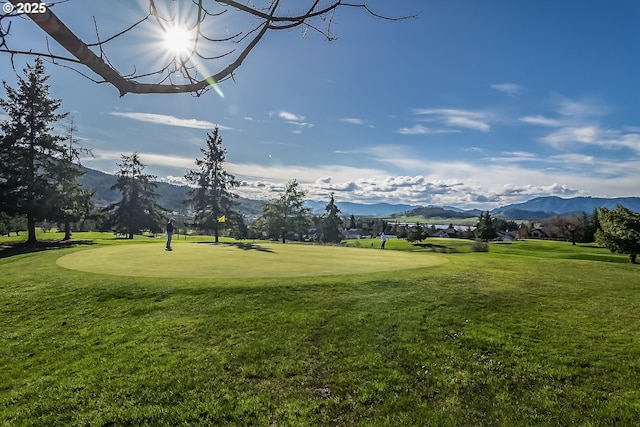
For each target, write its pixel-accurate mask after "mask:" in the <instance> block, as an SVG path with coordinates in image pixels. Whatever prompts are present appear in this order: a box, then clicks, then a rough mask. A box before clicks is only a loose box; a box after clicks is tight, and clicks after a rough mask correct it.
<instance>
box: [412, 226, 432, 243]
mask: <svg viewBox="0 0 640 427" xmlns="http://www.w3.org/2000/svg"><path fill="white" fill-rule="evenodd" d="M428 235H429V234H428V232H427V230H425V229H424V227H422V225H421V224H420V223H419V222H418V223H416V225H415V226H414V227H411V229H410V230H409V231H408V232H407V241H408V242H421V241H423V240H424V239H426V238H427V236H428Z"/></svg>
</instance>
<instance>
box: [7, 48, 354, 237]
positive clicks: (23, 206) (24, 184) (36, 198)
mask: <svg viewBox="0 0 640 427" xmlns="http://www.w3.org/2000/svg"><path fill="white" fill-rule="evenodd" d="M48 79H49V76H47V75H45V68H44V65H43V61H42V60H41V59H36V61H35V64H34V65H27V67H26V68H25V70H24V77H21V76H18V86H17V88H13V87H11V86H10V85H8V84H7V83H6V82H3V85H4V88H5V91H6V93H7V97H6V99H4V98H2V99H0V107H2V109H3V110H4V111H5V112H6V113H7V115H8V119H6V120H4V121H2V123H1V124H0V130H1V131H2V133H1V134H0V232H1V233H3V234H4V233H6V232H8V231H18V230H23V229H26V230H27V234H28V236H27V244H28V245H34V244H36V243H37V237H36V225H37V224H38V223H41V222H43V221H50V222H55V223H59V224H64V226H63V227H64V230H65V237H64V239H66V240H68V239H70V238H71V223H73V222H77V221H80V220H82V219H88V218H90V219H93V220H94V221H95V222H97V223H98V224H99V225H98V228H99V229H101V230H103V231H104V230H110V231H114V232H115V233H118V234H122V235H124V236H126V237H127V238H129V239H133V236H134V235H135V234H140V233H142V232H143V231H149V232H152V233H157V232H161V231H162V230H163V223H165V222H166V220H167V219H168V218H169V217H170V216H171V213H170V212H169V211H168V210H167V209H165V208H163V207H162V206H160V205H159V204H158V202H157V199H158V193H157V192H156V189H157V184H156V183H155V182H154V180H155V178H156V176H154V175H150V174H147V173H145V171H144V169H145V165H144V164H143V163H142V161H141V159H140V155H139V154H138V153H136V152H134V153H132V154H130V155H124V154H123V155H122V156H121V161H120V163H117V166H118V168H119V170H118V172H117V181H116V183H115V184H114V185H113V186H112V187H111V190H118V191H119V192H120V193H121V199H120V200H119V201H118V202H116V203H113V204H111V205H109V206H107V207H105V208H103V209H100V210H97V209H95V208H94V206H93V205H92V203H91V197H92V195H93V193H92V192H90V191H88V190H86V189H84V188H83V187H82V185H81V184H80V183H79V182H78V178H79V177H80V176H81V175H82V172H81V170H80V168H79V166H78V165H79V161H80V155H81V154H82V153H86V152H88V150H85V149H83V148H82V147H80V145H79V143H78V141H77V138H76V137H75V132H77V127H76V125H75V123H74V121H73V119H72V120H71V121H70V124H69V125H68V126H67V127H66V130H67V132H66V134H64V135H58V134H55V133H54V132H53V130H54V125H55V124H56V123H58V122H59V121H61V120H63V119H65V118H67V116H68V113H59V112H58V110H59V108H60V106H61V103H62V101H61V100H59V99H52V98H51V96H50V95H49V85H48V84H47V80H48ZM201 153H202V156H203V157H202V158H197V159H195V165H196V169H195V170H189V171H187V173H186V174H185V179H186V181H187V182H188V183H189V185H190V187H191V188H190V190H189V191H188V192H187V195H188V200H185V201H184V203H185V205H186V206H188V207H190V208H191V209H192V211H193V221H192V223H191V224H189V225H190V226H191V227H192V228H193V229H196V230H198V231H202V232H205V233H212V234H213V235H214V238H215V242H218V241H219V237H220V235H221V232H222V230H223V228H224V229H226V230H227V232H229V231H231V232H232V233H233V235H234V236H235V237H239V238H242V237H247V235H248V233H249V230H248V227H247V226H246V224H245V223H244V218H243V216H242V214H241V213H239V212H238V211H237V210H236V209H235V207H236V206H237V204H238V203H237V202H236V199H237V198H238V195H237V194H235V193H234V189H235V188H237V187H238V186H239V181H237V180H236V179H235V177H234V176H233V175H232V174H230V173H228V172H227V171H226V170H225V169H224V162H225V159H226V149H225V148H224V147H223V146H222V137H221V136H220V135H219V130H218V129H217V128H215V129H214V130H213V131H212V132H209V133H207V136H206V140H205V147H204V148H201ZM305 196H306V194H305V192H304V191H303V190H302V189H301V187H300V185H299V184H298V182H297V181H296V180H295V179H294V180H292V181H290V182H289V183H287V186H286V189H285V190H284V192H283V193H282V195H281V196H280V197H278V198H275V199H273V200H271V201H269V202H267V203H265V204H264V205H263V212H262V215H261V216H260V217H259V218H258V220H257V221H256V223H255V224H254V225H253V227H252V229H253V231H254V233H260V234H261V235H265V236H269V237H275V238H278V239H281V240H282V242H283V243H284V242H286V240H287V239H290V238H292V237H296V236H302V235H304V234H305V233H306V232H307V227H309V226H310V225H312V224H314V221H313V219H312V218H311V216H310V210H309V209H307V208H305V207H304V200H305ZM339 214H340V209H339V208H338V207H337V205H336V204H335V201H334V198H333V194H331V200H330V201H329V203H328V204H327V208H326V214H325V215H323V216H322V217H320V229H321V232H320V236H321V240H323V241H325V242H339V241H340V238H341V235H340V226H341V222H342V220H341V219H340V218H339Z"/></svg>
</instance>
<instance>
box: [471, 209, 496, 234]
mask: <svg viewBox="0 0 640 427" xmlns="http://www.w3.org/2000/svg"><path fill="white" fill-rule="evenodd" d="M475 235H476V237H477V238H478V239H482V240H484V241H489V239H495V238H496V236H497V233H496V227H495V224H494V221H493V218H491V214H490V213H489V211H487V212H485V213H481V214H480V218H479V219H478V224H477V225H476V231H475Z"/></svg>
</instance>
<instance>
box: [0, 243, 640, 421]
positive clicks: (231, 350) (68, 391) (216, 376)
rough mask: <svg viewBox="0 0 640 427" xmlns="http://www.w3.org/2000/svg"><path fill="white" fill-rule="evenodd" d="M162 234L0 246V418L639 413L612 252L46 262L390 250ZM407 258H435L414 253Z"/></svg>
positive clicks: (626, 305) (578, 249)
mask: <svg viewBox="0 0 640 427" xmlns="http://www.w3.org/2000/svg"><path fill="white" fill-rule="evenodd" d="M394 240H397V239H394ZM146 241H151V242H153V243H145V242H146ZM161 241H162V239H157V240H154V239H147V240H143V239H140V240H139V241H137V242H135V241H134V242H127V241H114V240H106V239H105V240H104V241H96V242H94V244H93V245H88V244H78V245H76V246H73V244H72V245H69V246H53V247H51V248H40V249H41V250H39V251H37V252H25V253H19V252H18V251H16V250H12V251H10V252H5V251H4V250H0V272H1V274H0V325H2V328H0V425H2V426H3V427H4V426H5V425H6V426H10V427H13V426H67V425H69V426H105V427H106V426H110V427H111V426H114V427H115V426H134V425H135V426H212V425H237V426H245V425H247V426H248V425H251V426H263V425H264V426H276V425H277V426H316V425H327V426H359V425H366V426H405V425H406V426H438V427H440V426H445V427H446V426H474V427H475V426H594V427H595V426H623V427H624V426H634V427H635V426H637V425H640V388H639V386H638V385H639V384H640V316H639V315H638V313H639V312H640V303H639V301H640V280H638V278H639V277H640V276H639V274H640V267H639V266H634V265H629V264H628V262H626V260H627V257H625V256H623V255H610V254H609V256H608V255H607V254H608V252H607V251H605V250H602V249H601V248H596V247H590V245H583V246H580V245H576V246H572V245H571V244H570V243H563V242H535V241H526V242H514V243H513V244H511V245H506V244H501V245H498V244H490V245H489V248H490V250H489V252H488V253H484V252H483V253H473V252H466V249H465V248H464V247H459V248H458V249H459V250H458V251H457V252H452V251H450V250H449V249H450V248H451V247H453V246H454V245H458V244H463V243H464V242H462V241H457V240H456V241H451V240H448V239H442V240H436V239H428V240H427V243H430V244H433V247H432V248H426V247H425V248H422V249H421V250H425V249H434V250H436V249H437V250H442V251H443V252H441V253H437V254H434V253H430V252H425V251H423V252H421V253H415V254H411V253H408V254H406V255H407V256H409V258H408V259H411V260H412V262H411V263H409V264H410V267H409V268H406V269H396V270H387V271H371V270H367V272H366V273H361V274H355V273H354V271H356V270H354V269H349V271H348V274H343V275H327V274H325V275H320V276H296V277H262V278H251V277H240V278H224V277H218V278H209V277H203V278H176V277H145V276H118V275H114V274H96V273H88V272H84V271H79V270H70V269H67V268H63V267H61V266H60V265H59V264H58V263H57V261H58V260H60V259H65V258H66V259H67V260H69V259H73V258H71V256H72V255H76V254H77V255H80V254H85V255H86V254H89V255H91V254H96V253H98V254H99V253H100V251H101V250H102V249H103V248H104V249H105V250H106V249H110V248H113V250H114V253H118V252H119V251H123V252H124V253H128V255H129V257H134V256H136V254H138V253H139V252H136V251H146V250H149V251H150V252H149V254H147V255H145V256H148V257H150V258H157V259H159V260H167V259H171V260H174V261H175V259H176V258H167V257H174V256H181V255H180V253H181V252H183V251H184V252H185V254H186V253H187V250H188V248H193V250H194V251H198V252H197V253H202V254H207V255H206V256H205V257H204V258H205V259H208V255H209V254H216V253H217V252H216V251H219V252H220V253H221V254H222V253H223V252H228V254H229V255H230V256H234V257H236V256H237V257H238V258H240V259H244V260H245V262H244V263H241V265H240V268H246V269H250V268H254V267H255V266H254V265H250V264H252V262H247V260H248V258H242V257H244V256H247V255H251V254H254V252H255V255H257V256H263V257H267V256H271V255H274V256H277V255H278V254H280V255H282V256H283V257H284V255H285V253H284V252H279V251H283V250H290V251H292V252H295V251H297V252H298V254H299V255H297V256H299V257H300V259H301V260H302V262H303V263H304V265H307V264H312V263H314V262H315V261H316V259H317V258H329V259H332V260H333V261H336V260H337V259H342V258H343V257H345V256H347V254H351V253H353V254H358V258H357V259H355V260H351V262H356V263H357V262H365V263H368V262H369V260H372V259H374V258H372V257H376V256H378V255H377V254H380V256H384V257H393V256H395V255H392V254H394V253H396V252H395V251H381V250H379V249H368V248H367V249H364V248H360V249H358V248H342V247H322V249H323V250H326V252H313V250H314V248H315V247H314V246H303V245H294V244H288V243H287V244H286V245H279V244H273V246H271V243H270V244H268V245H267V244H266V243H259V245H260V246H261V248H262V249H263V250H264V251H263V250H260V248H255V247H254V248H251V247H246V246H245V248H244V249H242V247H241V246H240V245H236V246H234V245H233V244H232V243H233V242H228V245H218V246H213V245H207V244H198V245H196V244H191V243H188V242H187V243H180V244H176V245H175V250H174V251H173V252H171V253H165V252H164V248H163V246H162V244H161ZM359 243H361V244H362V245H363V246H364V245H366V246H367V247H368V246H370V243H374V246H375V243H376V242H373V241H372V242H359ZM389 243H390V244H392V247H397V248H398V249H399V250H403V251H407V250H409V249H410V248H415V246H413V245H411V244H408V243H406V242H403V241H399V240H397V241H393V242H391V241H390V242H389ZM256 244H258V243H256ZM94 248H97V249H95V250H94ZM448 248H449V249H448ZM444 249H447V250H444ZM267 250H272V252H268V251H267ZM351 250H353V251H354V252H348V251H351ZM129 251H134V252H129ZM361 251H362V252H361ZM361 253H362V255H360V254H361ZM398 253H400V252H398ZM286 255H287V256H295V255H291V254H289V253H286ZM194 256H195V255H194ZM220 256H223V255H220ZM412 256H415V257H422V258H415V259H425V260H427V259H446V260H448V262H445V263H442V264H439V265H430V266H427V267H418V268H416V265H415V262H413V261H414V259H413V258H412ZM67 257H69V258H67ZM89 258H91V257H89ZM82 259H83V260H84V258H82ZM256 259H268V258H256ZM377 262H381V260H378V261H377ZM184 263H186V264H187V265H192V264H193V265H195V263H192V264H190V262H189V260H188V259H187V260H185V261H184ZM266 264H268V263H267V262H263V261H261V262H260V265H261V266H263V267H265V268H266ZM352 267H354V266H352ZM288 268H290V269H292V270H295V269H296V268H300V267H299V266H298V267H294V266H289V267H288ZM367 268H371V265H367Z"/></svg>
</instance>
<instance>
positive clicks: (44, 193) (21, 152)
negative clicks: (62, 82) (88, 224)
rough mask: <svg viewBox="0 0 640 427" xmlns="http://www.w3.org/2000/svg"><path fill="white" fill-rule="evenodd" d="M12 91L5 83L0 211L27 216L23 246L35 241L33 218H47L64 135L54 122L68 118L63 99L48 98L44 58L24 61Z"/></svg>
mask: <svg viewBox="0 0 640 427" xmlns="http://www.w3.org/2000/svg"><path fill="white" fill-rule="evenodd" d="M24 75H25V77H24V78H22V77H18V87H17V89H14V88H12V87H10V86H9V85H8V84H7V83H6V82H3V85H4V88H5V91H6V92H7V99H0V107H2V109H3V110H4V111H5V112H6V114H7V115H8V119H7V120H5V121H3V122H2V123H1V124H0V129H1V130H2V135H0V211H4V212H6V213H7V214H8V215H10V216H14V215H24V216H26V219H27V232H28V238H27V244H28V245H34V244H36V243H37V239H36V231H35V230H36V222H38V221H42V220H44V219H46V218H47V217H49V216H51V204H52V199H54V197H55V194H56V186H57V179H56V178H57V174H56V168H57V167H58V160H59V159H60V158H61V156H62V155H63V154H64V146H63V141H64V140H65V137H63V136H59V135H53V134H52V133H51V132H52V131H53V124H54V123H55V122H57V121H59V120H61V119H63V118H64V117H65V116H66V113H65V114H59V113H57V112H56V111H57V110H58V108H60V104H61V101H60V100H58V99H52V98H51V97H50V96H49V85H48V84H47V80H48V79H49V76H46V75H45V68H44V64H43V61H42V59H40V58H37V59H36V61H35V64H34V65H27V68H26V69H25V70H24Z"/></svg>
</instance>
